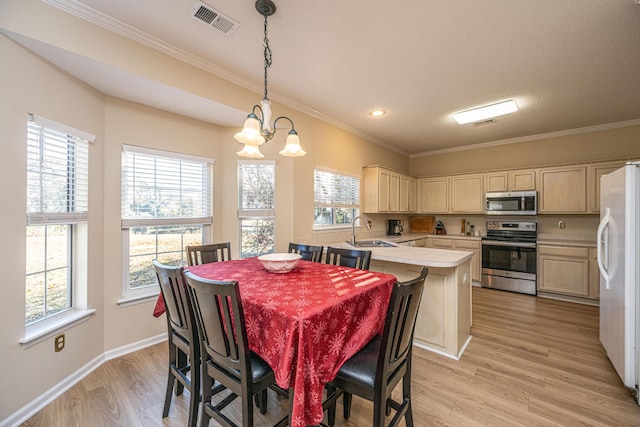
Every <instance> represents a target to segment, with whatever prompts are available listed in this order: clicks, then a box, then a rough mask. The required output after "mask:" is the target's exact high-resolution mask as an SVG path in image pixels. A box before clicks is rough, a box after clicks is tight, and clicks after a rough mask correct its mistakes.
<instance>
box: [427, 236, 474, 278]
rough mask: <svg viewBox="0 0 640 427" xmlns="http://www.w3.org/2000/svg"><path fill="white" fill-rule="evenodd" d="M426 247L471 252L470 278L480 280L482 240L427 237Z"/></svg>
mask: <svg viewBox="0 0 640 427" xmlns="http://www.w3.org/2000/svg"><path fill="white" fill-rule="evenodd" d="M425 246H426V247H427V248H434V249H451V250H458V251H466V252H473V258H472V259H471V280H473V281H474V282H480V281H481V280H482V242H481V241H480V240H479V239H468V238H467V239H465V238H456V237H453V236H451V237H427V242H426V245H425Z"/></svg>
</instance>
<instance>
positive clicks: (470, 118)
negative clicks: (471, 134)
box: [453, 100, 518, 125]
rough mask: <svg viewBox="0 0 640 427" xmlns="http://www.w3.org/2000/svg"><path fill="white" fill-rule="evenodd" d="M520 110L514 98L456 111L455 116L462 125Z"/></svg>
mask: <svg viewBox="0 0 640 427" xmlns="http://www.w3.org/2000/svg"><path fill="white" fill-rule="evenodd" d="M516 111H518V106H517V105H516V102H515V101H513V100H509V101H504V102H499V103H497V104H491V105H485V106H484V107H480V108H474V109H472V110H467V111H461V112H459V113H455V114H454V115H453V118H454V119H455V120H456V122H458V123H459V124H461V125H464V124H466V123H475V122H480V121H482V120H486V119H490V118H493V117H498V116H502V115H505V114H509V113H513V112H516Z"/></svg>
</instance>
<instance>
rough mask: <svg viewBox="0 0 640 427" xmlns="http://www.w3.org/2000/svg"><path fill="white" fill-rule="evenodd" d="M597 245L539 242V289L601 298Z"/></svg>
mask: <svg viewBox="0 0 640 427" xmlns="http://www.w3.org/2000/svg"><path fill="white" fill-rule="evenodd" d="M595 251H596V250H595V248H589V247H576V246H565V245H561V244H557V245H556V244H554V245H551V244H539V245H538V292H549V293H552V294H560V295H566V296H573V297H581V298H589V299H597V298H598V297H599V287H598V281H599V272H598V270H597V266H596V265H595Z"/></svg>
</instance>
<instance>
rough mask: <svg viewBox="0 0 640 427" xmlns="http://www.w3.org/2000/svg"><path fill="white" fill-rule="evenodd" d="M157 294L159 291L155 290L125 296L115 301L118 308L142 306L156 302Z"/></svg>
mask: <svg viewBox="0 0 640 427" xmlns="http://www.w3.org/2000/svg"><path fill="white" fill-rule="evenodd" d="M159 294H160V291H159V289H156V290H154V291H152V292H149V293H145V294H139V295H131V296H126V297H124V298H121V299H119V300H118V301H116V304H118V305H119V306H120V307H129V306H131V305H137V304H143V303H145V302H151V301H156V300H157V299H158V295H159Z"/></svg>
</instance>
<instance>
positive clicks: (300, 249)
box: [289, 243, 324, 262]
mask: <svg viewBox="0 0 640 427" xmlns="http://www.w3.org/2000/svg"><path fill="white" fill-rule="evenodd" d="M323 251H324V246H310V245H301V244H298V243H289V253H294V254H300V255H302V258H301V259H304V260H306V261H313V262H322V252H323Z"/></svg>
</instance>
